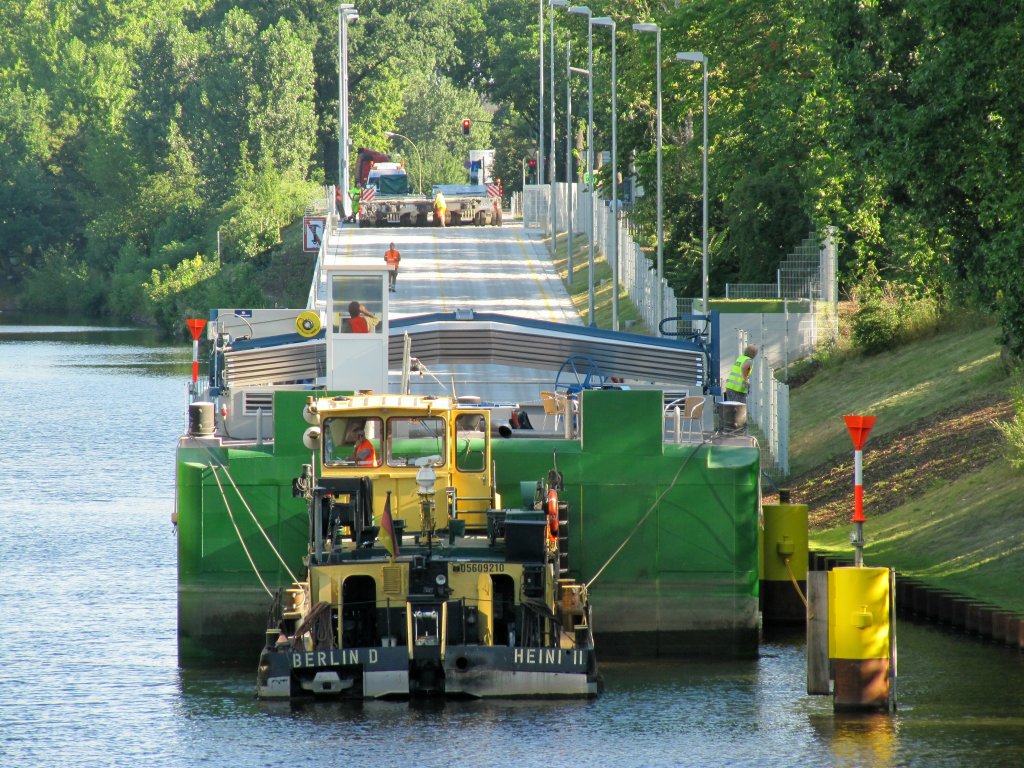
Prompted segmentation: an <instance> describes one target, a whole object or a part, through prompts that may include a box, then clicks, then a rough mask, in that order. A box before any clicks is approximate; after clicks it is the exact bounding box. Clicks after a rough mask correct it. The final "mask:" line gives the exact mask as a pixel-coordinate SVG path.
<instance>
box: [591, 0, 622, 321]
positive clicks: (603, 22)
mask: <svg viewBox="0 0 1024 768" xmlns="http://www.w3.org/2000/svg"><path fill="white" fill-rule="evenodd" d="M590 24H591V25H592V26H594V27H609V28H611V31H612V216H613V217H614V221H615V235H614V237H612V330H613V331H617V330H619V175H618V171H617V168H616V157H617V155H618V153H619V149H618V137H617V129H616V124H617V123H618V117H617V113H616V107H615V91H616V79H615V22H614V21H613V20H612V19H611V18H610V17H609V16H599V17H597V18H596V19H591V20H590Z"/></svg>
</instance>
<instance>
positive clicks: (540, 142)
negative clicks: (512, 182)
mask: <svg viewBox="0 0 1024 768" xmlns="http://www.w3.org/2000/svg"><path fill="white" fill-rule="evenodd" d="M537 8H538V11H539V14H540V21H539V22H538V25H537V40H538V41H539V44H540V46H539V47H540V55H539V57H538V58H539V59H540V92H539V93H538V94H537V183H538V184H543V183H544V0H537Z"/></svg>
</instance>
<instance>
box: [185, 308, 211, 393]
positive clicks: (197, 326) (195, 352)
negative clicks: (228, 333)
mask: <svg viewBox="0 0 1024 768" xmlns="http://www.w3.org/2000/svg"><path fill="white" fill-rule="evenodd" d="M185 322H186V323H188V330H189V333H191V334H192V395H193V396H195V394H196V390H197V385H198V383H199V337H200V336H201V335H202V333H203V328H205V327H206V321H205V320H194V319H191V318H189V319H187V320H186V321H185Z"/></svg>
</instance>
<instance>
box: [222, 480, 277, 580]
mask: <svg viewBox="0 0 1024 768" xmlns="http://www.w3.org/2000/svg"><path fill="white" fill-rule="evenodd" d="M210 469H211V470H213V479H214V480H216V481H217V487H218V488H219V489H220V496H221V498H222V499H224V508H225V509H226V510H227V511H228V517H229V518H231V525H233V526H234V527H235V533H236V534H238V543H239V544H241V545H242V551H243V552H245V556H246V557H247V558H249V565H251V566H252V572H253V573H255V574H256V578H257V579H259V580H260V584H262V585H263V590H264V591H265V592H266V593H267V594H268V595H269V596H270V597H273V596H274V593H273V592H272V591H271V590H270V587H268V586H267V582H265V581H264V580H263V577H262V576H260V572H259V569H258V568H256V563H255V562H253V559H252V555H250V554H249V549H248V548H247V547H246V546H245V539H243V538H242V532H241V531H240V530H238V523H236V522H235V515H234V513H233V512H232V511H231V505H230V504H228V497H227V496H226V495H225V493H224V486H223V485H221V482H220V478H219V477H218V476H217V467H216V465H214V464H211V465H210Z"/></svg>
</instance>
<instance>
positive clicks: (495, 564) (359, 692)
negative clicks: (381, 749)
mask: <svg viewBox="0 0 1024 768" xmlns="http://www.w3.org/2000/svg"><path fill="white" fill-rule="evenodd" d="M304 415H305V418H306V420H307V421H308V422H309V424H310V426H309V428H308V429H307V430H306V431H305V433H304V436H303V440H304V443H305V446H306V447H307V448H308V449H310V450H311V451H313V452H314V456H316V457H318V459H317V461H316V463H315V464H306V465H304V466H303V467H302V472H301V474H300V475H299V476H297V477H296V478H295V480H294V485H293V488H294V493H295V494H296V495H297V496H299V497H301V498H303V499H304V500H305V502H306V505H307V509H308V511H309V520H310V551H309V554H308V555H307V557H306V566H307V568H306V575H305V578H304V579H303V580H301V581H298V582H296V583H295V584H294V585H293V586H291V587H290V588H287V589H285V590H282V592H281V593H280V595H279V598H278V600H277V601H276V602H275V606H274V610H273V614H272V617H271V621H270V625H269V626H268V629H267V636H266V646H265V647H264V649H263V651H262V653H261V656H260V663H259V671H258V675H257V681H258V683H257V688H258V695H259V696H260V697H261V698H264V699H277V698H299V697H338V698H357V699H358V698H384V697H408V696H430V695H444V696H466V697H499V696H500V697H524V696H552V697H554V696H593V695H596V694H597V693H598V691H599V690H600V677H599V675H598V671H597V660H596V656H595V653H594V639H593V634H592V632H591V629H590V614H591V608H590V603H589V600H588V598H587V591H586V588H585V587H584V586H583V585H581V584H579V583H576V582H575V581H574V580H572V579H571V578H568V577H567V574H568V572H569V567H568V559H569V551H568V541H569V537H568V529H567V526H568V520H569V517H568V510H567V505H566V504H565V502H560V501H559V499H558V491H559V489H560V487H561V480H560V475H559V473H558V472H557V470H555V469H552V470H551V471H550V472H548V473H547V476H546V477H544V478H542V479H539V480H537V481H536V482H524V483H523V497H524V498H523V499H522V502H523V503H522V507H521V508H519V509H511V508H503V507H502V504H501V498H500V496H499V494H498V493H497V491H496V489H495V486H494V482H493V475H492V466H491V461H490V456H491V450H490V440H491V435H490V413H489V411H488V410H486V409H480V408H469V409H467V408H462V407H459V405H458V403H457V402H456V401H453V400H451V399H449V398H444V397H432V396H412V395H361V396H340V397H319V398H313V397H310V398H309V401H308V403H307V405H306V406H305V408H304ZM360 446H366V449H365V451H359V450H358V449H359V447H360Z"/></svg>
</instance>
